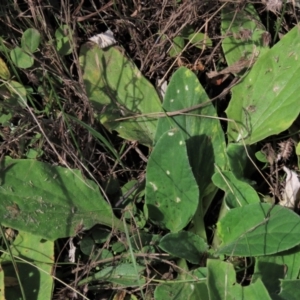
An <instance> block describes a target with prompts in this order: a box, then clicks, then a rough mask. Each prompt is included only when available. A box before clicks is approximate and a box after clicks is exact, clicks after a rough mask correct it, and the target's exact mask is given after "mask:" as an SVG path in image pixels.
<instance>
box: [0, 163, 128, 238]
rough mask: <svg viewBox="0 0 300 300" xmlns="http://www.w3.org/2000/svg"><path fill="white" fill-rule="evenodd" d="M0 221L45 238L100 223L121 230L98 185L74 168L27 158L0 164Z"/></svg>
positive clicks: (59, 236)
mask: <svg viewBox="0 0 300 300" xmlns="http://www.w3.org/2000/svg"><path fill="white" fill-rule="evenodd" d="M2 168H3V169H2V171H1V185H0V195H1V199H2V203H1V205H0V216H1V223H2V225H4V226H8V227H12V228H14V229H17V230H23V231H25V232H28V233H32V234H36V235H37V236H40V237H43V238H45V239H48V240H55V239H58V238H62V237H69V236H74V235H76V234H77V232H78V231H80V230H82V229H88V228H90V227H92V226H94V225H95V224H97V223H99V224H103V225H106V226H110V227H114V228H116V229H119V230H121V231H122V228H123V226H122V223H121V222H120V221H119V220H118V219H117V218H115V217H114V215H113V212H112V209H111V207H110V205H109V204H108V203H107V202H106V201H105V200H104V199H103V197H102V196H101V194H100V192H99V189H98V186H97V185H96V184H95V183H94V182H92V181H90V180H85V179H84V178H83V177H82V175H81V174H80V172H79V171H78V170H68V169H66V168H62V167H52V166H51V165H49V164H46V163H42V162H38V161H34V160H28V159H24V160H23V159H18V160H11V159H10V160H8V159H6V160H5V162H4V163H3V164H2Z"/></svg>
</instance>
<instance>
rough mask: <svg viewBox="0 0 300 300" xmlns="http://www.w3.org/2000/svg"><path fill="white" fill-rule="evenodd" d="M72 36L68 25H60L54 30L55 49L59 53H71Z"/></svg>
mask: <svg viewBox="0 0 300 300" xmlns="http://www.w3.org/2000/svg"><path fill="white" fill-rule="evenodd" d="M72 37H73V31H72V29H71V28H70V26H69V25H61V26H60V27H59V28H57V29H56V31H55V38H56V50H57V51H58V53H59V54H60V55H63V56H64V55H69V54H70V53H72V49H73V47H72V44H71V42H70V40H71V39H72Z"/></svg>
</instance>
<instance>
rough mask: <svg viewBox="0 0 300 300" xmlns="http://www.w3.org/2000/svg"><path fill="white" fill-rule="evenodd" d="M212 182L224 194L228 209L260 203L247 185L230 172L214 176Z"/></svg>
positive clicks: (253, 191) (254, 192)
mask: <svg viewBox="0 0 300 300" xmlns="http://www.w3.org/2000/svg"><path fill="white" fill-rule="evenodd" d="M212 181H213V183H214V184H215V185H216V186H217V187H218V188H220V189H222V190H223V191H224V192H225V193H226V198H225V199H226V205H227V207H228V208H235V207H240V206H244V205H247V204H250V203H259V202H260V199H259V197H258V195H257V193H256V191H255V190H254V189H253V188H252V187H251V186H250V185H249V184H248V183H246V182H244V181H241V180H238V179H237V178H236V177H235V176H234V175H233V174H232V172H230V171H225V172H222V173H216V174H214V175H213V177H212Z"/></svg>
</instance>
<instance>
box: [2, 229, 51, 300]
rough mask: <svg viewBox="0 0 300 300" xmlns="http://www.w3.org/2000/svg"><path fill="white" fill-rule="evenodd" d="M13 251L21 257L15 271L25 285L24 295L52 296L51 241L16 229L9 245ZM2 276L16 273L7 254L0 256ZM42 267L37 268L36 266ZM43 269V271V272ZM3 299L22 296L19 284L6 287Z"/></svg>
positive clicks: (34, 297) (41, 297) (43, 297)
mask: <svg viewBox="0 0 300 300" xmlns="http://www.w3.org/2000/svg"><path fill="white" fill-rule="evenodd" d="M11 251H12V254H13V255H16V256H18V257H21V258H23V259H24V260H26V261H28V262H29V263H30V264H33V265H30V264H26V263H24V262H23V261H22V262H18V263H17V267H18V273H19V276H20V278H21V282H22V285H23V288H24V292H25V295H26V299H52V291H53V283H54V281H53V277H52V276H51V275H52V269H53V265H54V263H55V261H54V244H53V242H51V241H45V240H44V241H41V238H40V237H38V236H36V235H33V234H30V233H25V232H23V231H19V233H18V235H17V237H16V239H15V240H14V242H13V245H12V246H11ZM15 260H16V261H18V259H17V258H15ZM0 262H1V265H2V267H3V270H4V274H5V277H10V278H15V279H16V274H15V270H14V267H13V265H12V263H11V258H10V256H9V254H4V255H3V256H1V259H0ZM34 266H37V267H38V268H40V269H42V270H43V271H44V272H43V271H42V270H39V269H37V268H36V267H34ZM45 272H46V273H45ZM5 296H6V299H21V293H20V289H19V288H8V287H7V288H6V289H5Z"/></svg>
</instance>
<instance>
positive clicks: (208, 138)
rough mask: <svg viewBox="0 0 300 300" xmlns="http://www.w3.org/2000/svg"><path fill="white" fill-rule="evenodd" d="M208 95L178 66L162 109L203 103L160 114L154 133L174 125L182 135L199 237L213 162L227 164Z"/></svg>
mask: <svg viewBox="0 0 300 300" xmlns="http://www.w3.org/2000/svg"><path fill="white" fill-rule="evenodd" d="M208 99H209V98H208V96H207V94H206V92H205V90H204V88H203V87H202V86H201V84H200V83H199V81H198V78H197V77H196V75H195V74H194V73H193V72H192V71H190V70H188V69H187V68H184V67H181V68H179V69H178V70H177V71H176V72H175V73H174V74H173V76H172V77H171V80H170V83H169V85H168V88H167V91H166V95H165V98H164V103H163V108H164V110H165V111H167V112H172V111H177V110H181V109H184V108H187V107H192V106H194V105H199V104H201V103H202V104H203V107H202V108H199V109H195V110H193V111H192V112H191V113H188V114H179V115H176V116H173V117H168V118H167V117H165V118H160V119H159V121H158V126H157V131H156V137H155V140H156V141H157V140H158V139H159V138H160V137H161V136H162V134H163V133H164V132H166V131H168V130H169V129H170V128H178V130H180V131H181V132H182V134H183V136H184V139H185V141H186V146H187V151H188V157H189V161H190V165H191V166H192V170H193V174H194V176H195V179H196V181H197V183H198V186H199V190H200V198H199V205H198V208H197V212H196V214H195V217H194V219H193V225H194V226H193V228H192V229H191V230H192V231H193V232H194V233H196V234H198V235H200V236H201V237H203V238H205V236H206V232H205V228H204V221H203V214H204V213H203V208H204V207H205V208H207V207H208V206H209V205H210V201H211V199H212V197H205V196H207V195H209V194H210V195H213V194H214V191H215V190H216V188H215V187H214V186H213V184H212V182H211V176H212V175H213V173H214V171H215V165H217V166H218V167H219V168H220V169H221V170H222V169H224V168H225V166H226V164H227V156H226V151H225V139H224V133H223V130H222V128H221V126H220V122H219V120H218V119H217V114H216V111H215V108H214V106H213V104H212V103H211V102H207V101H208ZM205 104H206V105H205ZM206 199H207V201H205V202H204V200H206Z"/></svg>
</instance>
